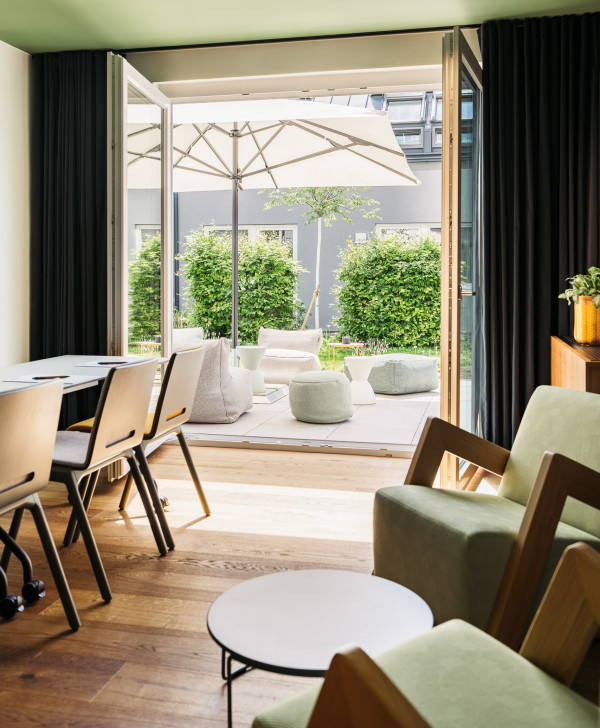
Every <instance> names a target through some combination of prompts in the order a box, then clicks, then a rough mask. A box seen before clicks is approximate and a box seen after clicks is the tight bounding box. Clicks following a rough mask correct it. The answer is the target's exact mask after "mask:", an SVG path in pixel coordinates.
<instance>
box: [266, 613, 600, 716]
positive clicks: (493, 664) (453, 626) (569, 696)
mask: <svg viewBox="0 0 600 728" xmlns="http://www.w3.org/2000/svg"><path fill="white" fill-rule="evenodd" d="M376 662H377V663H378V664H379V666H380V667H381V668H382V669H383V671H384V672H385V673H386V674H387V675H388V677H389V678H390V679H391V680H392V682H393V683H395V684H396V686H397V687H398V688H399V689H400V690H401V691H402V692H403V693H404V695H405V696H406V697H407V698H408V700H409V701H410V702H411V703H412V704H413V705H414V706H415V708H416V709H417V710H418V711H419V712H420V713H421V715H422V716H423V717H424V718H425V720H426V721H428V722H429V723H430V725H431V726H433V728H471V727H472V728H483V727H485V728H512V727H513V726H520V727H521V728H549V726H556V727H557V728H558V726H564V727H565V728H566V727H567V726H568V727H569V728H571V727H572V728H575V726H577V728H597V726H598V725H599V723H598V720H599V718H600V715H599V712H598V709H597V708H596V706H594V705H593V704H592V703H590V702H589V701H587V700H585V699H584V698H582V697H581V696H579V695H577V694H576V693H574V692H573V691H572V690H570V689H569V688H567V687H565V686H564V685H562V684H561V683H559V682H557V681H556V680H554V678H552V677H550V676H549V675H547V674H546V673H545V672H543V671H542V670H540V669H539V668H538V667H536V666H535V665H533V664H531V663H530V662H528V661H527V660H525V659H524V658H522V657H520V656H519V655H518V654H517V653H515V652H513V651H512V650H510V649H509V648H508V647H505V646H504V645H502V644H500V643H499V642H497V641H496V640H494V639H492V638H491V637H489V636H488V635H486V634H484V633H483V632H481V631H479V630H477V629H475V628H474V627H472V626H471V625H468V624H465V623H464V622H461V621H458V620H454V621H451V622H447V623H445V624H443V625H440V626H439V627H436V628H435V629H433V630H432V631H431V632H427V633H426V634H423V635H421V636H420V637H417V638H415V639H412V640H410V641H408V642H405V643H404V644H402V645H398V646H397V647H395V648H394V649H393V650H390V651H388V652H386V653H384V654H383V655H381V656H379V657H378V658H377V659H376ZM319 689H320V687H319V686H317V687H315V688H311V689H310V690H307V691H305V692H304V693H301V694H300V695H296V696H294V697H293V698H291V699H289V700H286V701H284V702H282V703H280V704H279V705H276V706H275V707H274V708H271V709H270V710H266V711H264V712H263V713H261V714H260V715H258V716H257V717H256V718H255V719H254V722H253V724H252V728H306V725H307V723H308V720H309V717H310V715H311V713H312V710H313V707H314V704H315V702H316V699H317V696H318V693H319ZM374 728H375V726H374Z"/></svg>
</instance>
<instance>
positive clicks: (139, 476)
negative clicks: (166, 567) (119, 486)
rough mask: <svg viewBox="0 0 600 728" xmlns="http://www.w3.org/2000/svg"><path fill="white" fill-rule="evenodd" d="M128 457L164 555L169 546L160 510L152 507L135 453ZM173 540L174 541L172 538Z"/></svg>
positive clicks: (155, 537) (161, 552)
mask: <svg viewBox="0 0 600 728" xmlns="http://www.w3.org/2000/svg"><path fill="white" fill-rule="evenodd" d="M127 458H128V460H129V467H130V468H131V473H132V475H133V480H134V481H135V484H136V487H137V489H138V493H139V494H140V498H141V499H142V503H143V504H144V509H145V511H146V515H147V516H148V521H149V522H150V527H151V528H152V533H153V534H154V540H155V541H156V545H157V547H158V550H159V552H160V555H161V556H164V555H165V554H166V553H167V551H168V548H167V543H166V541H165V537H164V536H163V531H162V530H161V526H160V525H159V520H158V519H157V513H158V511H157V509H156V508H155V509H154V510H153V508H152V501H151V500H150V494H149V492H148V488H147V487H146V483H145V482H144V479H143V478H142V474H141V473H140V469H139V467H138V464H137V461H136V459H135V455H131V456H127ZM160 510H161V511H162V508H160ZM155 511H156V512H155ZM163 516H164V514H163ZM165 522H166V521H165ZM168 528H169V527H168V525H167V530H168ZM171 541H172V539H171ZM169 548H173V546H169Z"/></svg>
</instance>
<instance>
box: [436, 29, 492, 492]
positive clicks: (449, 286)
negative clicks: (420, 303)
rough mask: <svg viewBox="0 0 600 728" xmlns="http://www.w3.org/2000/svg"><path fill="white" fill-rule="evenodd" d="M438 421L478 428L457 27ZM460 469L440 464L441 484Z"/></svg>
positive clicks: (477, 134) (450, 81)
mask: <svg viewBox="0 0 600 728" xmlns="http://www.w3.org/2000/svg"><path fill="white" fill-rule="evenodd" d="M442 98H443V104H444V112H443V121H442V135H443V145H442V207H443V210H442V219H443V229H442V357H441V373H442V397H441V407H440V410H441V416H442V418H444V419H446V420H447V421H448V422H451V423H452V424H455V425H458V426H460V427H461V428H463V429H466V430H468V431H470V432H474V433H478V432H479V425H480V417H479V410H480V401H479V396H478V393H479V390H480V386H479V381H480V377H481V374H482V373H481V361H482V359H481V353H480V349H481V337H480V329H481V327H480V297H479V295H478V294H479V281H480V245H481V212H480V206H481V67H480V65H479V63H478V61H477V60H476V58H475V56H474V54H473V52H472V50H471V48H470V46H469V45H468V42H467V41H466V39H465V38H464V36H463V34H462V33H461V31H460V29H459V28H455V29H454V31H453V32H452V33H447V34H446V36H445V38H444V61H443V91H442ZM461 465H464V464H460V463H458V461H457V460H456V458H452V457H448V458H446V459H445V461H444V463H443V467H442V471H441V476H440V477H441V483H442V485H446V484H449V485H451V486H454V487H456V486H457V485H458V479H459V472H460V469H461Z"/></svg>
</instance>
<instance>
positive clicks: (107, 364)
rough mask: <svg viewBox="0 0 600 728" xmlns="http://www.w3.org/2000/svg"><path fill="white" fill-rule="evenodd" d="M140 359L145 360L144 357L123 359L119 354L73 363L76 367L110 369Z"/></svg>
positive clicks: (133, 362)
mask: <svg viewBox="0 0 600 728" xmlns="http://www.w3.org/2000/svg"><path fill="white" fill-rule="evenodd" d="M140 361H146V360H145V359H125V358H124V357H121V356H115V357H112V358H111V357H110V356H105V357H103V358H102V359H95V360H94V361H83V362H81V364H75V365H74V366H76V367H101V368H102V369H111V368H113V367H124V366H127V364H135V363H137V362H140Z"/></svg>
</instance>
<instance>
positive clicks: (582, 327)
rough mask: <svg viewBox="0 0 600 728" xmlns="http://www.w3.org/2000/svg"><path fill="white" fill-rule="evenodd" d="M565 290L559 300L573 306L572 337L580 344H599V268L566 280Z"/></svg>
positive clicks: (593, 268) (592, 268)
mask: <svg viewBox="0 0 600 728" xmlns="http://www.w3.org/2000/svg"><path fill="white" fill-rule="evenodd" d="M567 281H568V282H569V283H570V284H571V288H567V290H566V291H565V292H564V293H561V294H560V295H559V298H564V299H565V300H566V301H567V303H568V304H569V305H571V301H572V302H573V303H574V305H575V326H574V331H573V336H574V338H575V341H577V342H579V343H580V344H595V345H598V344H600V268H597V267H594V266H592V267H591V268H590V269H589V270H588V272H587V274H585V273H580V274H578V275H576V276H573V277H572V278H567Z"/></svg>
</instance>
